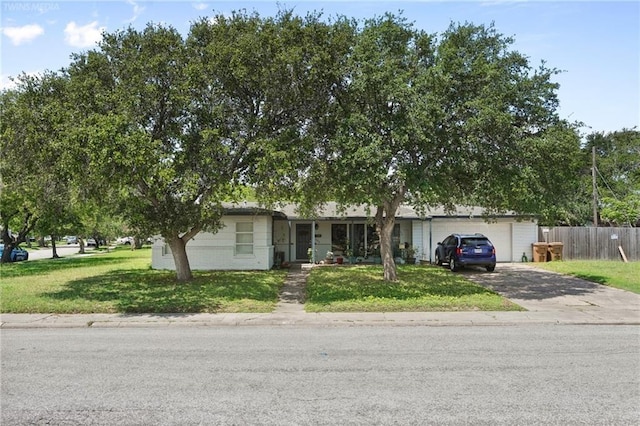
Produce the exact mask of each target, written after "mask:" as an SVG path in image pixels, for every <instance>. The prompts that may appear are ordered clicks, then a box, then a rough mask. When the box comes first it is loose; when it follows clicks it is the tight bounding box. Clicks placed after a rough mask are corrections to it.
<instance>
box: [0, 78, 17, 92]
mask: <svg viewBox="0 0 640 426" xmlns="http://www.w3.org/2000/svg"><path fill="white" fill-rule="evenodd" d="M14 87H16V83H15V82H14V81H12V80H11V78H10V77H9V75H8V74H0V90H5V89H13V88H14Z"/></svg>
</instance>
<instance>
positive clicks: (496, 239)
mask: <svg viewBox="0 0 640 426" xmlns="http://www.w3.org/2000/svg"><path fill="white" fill-rule="evenodd" d="M431 229H432V232H433V234H432V242H433V250H434V251H435V247H436V244H437V243H438V242H441V241H442V240H444V239H445V238H446V237H447V235H450V234H475V233H476V232H479V233H481V234H484V235H486V236H487V237H489V239H490V240H491V242H492V243H493V245H494V246H495V248H496V258H497V260H498V262H512V261H513V259H512V258H511V257H512V250H511V223H501V222H498V223H487V222H484V221H482V220H477V219H443V220H438V219H434V220H433V223H432V226H431Z"/></svg>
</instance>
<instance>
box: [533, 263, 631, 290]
mask: <svg viewBox="0 0 640 426" xmlns="http://www.w3.org/2000/svg"><path fill="white" fill-rule="evenodd" d="M533 265H535V266H536V267H539V268H542V269H546V270H548V271H554V272H559V273H561V274H567V275H573V276H575V277H578V278H582V279H585V280H588V281H592V282H596V283H600V284H604V285H608V286H611V287H616V288H620V289H623V290H628V291H632V292H634V293H638V294H640V262H629V263H624V262H621V261H615V260H566V261H561V262H546V263H533Z"/></svg>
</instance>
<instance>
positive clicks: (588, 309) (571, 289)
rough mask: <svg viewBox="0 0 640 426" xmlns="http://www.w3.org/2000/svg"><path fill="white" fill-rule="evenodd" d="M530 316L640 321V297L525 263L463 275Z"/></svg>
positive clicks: (468, 271)
mask: <svg viewBox="0 0 640 426" xmlns="http://www.w3.org/2000/svg"><path fill="white" fill-rule="evenodd" d="M460 273H461V274H462V275H464V276H465V277H466V278H468V279H470V280H472V281H474V282H476V283H478V284H480V285H482V286H484V287H487V288H489V289H491V290H494V291H495V292H497V293H499V294H501V295H502V296H504V297H506V298H508V299H510V300H511V301H513V302H514V303H517V304H518V305H520V306H522V307H524V308H526V309H527V310H528V311H530V312H558V313H562V312H566V313H571V312H581V313H589V314H592V315H595V316H599V317H601V318H602V319H606V318H611V319H612V320H618V319H620V318H636V319H638V320H640V294H635V293H631V292H629V291H624V290H619V289H616V288H613V287H607V286H605V285H602V284H598V283H594V282H591V281H586V280H583V279H580V278H575V277H570V276H566V275H561V274H558V273H555V272H549V271H545V270H542V269H538V268H536V267H535V266H532V265H530V264H524V263H506V264H498V266H497V267H496V270H495V272H493V273H488V272H486V271H485V270H484V269H482V270H481V269H475V268H469V269H466V270H463V271H462V272H460Z"/></svg>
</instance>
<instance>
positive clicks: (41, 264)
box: [0, 256, 122, 278]
mask: <svg viewBox="0 0 640 426" xmlns="http://www.w3.org/2000/svg"><path fill="white" fill-rule="evenodd" d="M117 263H122V259H121V258H117V257H104V256H88V257H61V258H58V259H39V260H30V261H27V262H20V263H10V264H7V265H2V266H1V267H0V270H1V271H2V272H1V274H2V277H3V278H12V277H25V276H32V275H45V274H48V273H51V272H53V271H58V270H62V269H71V268H84V267H94V266H102V265H110V264H117Z"/></svg>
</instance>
